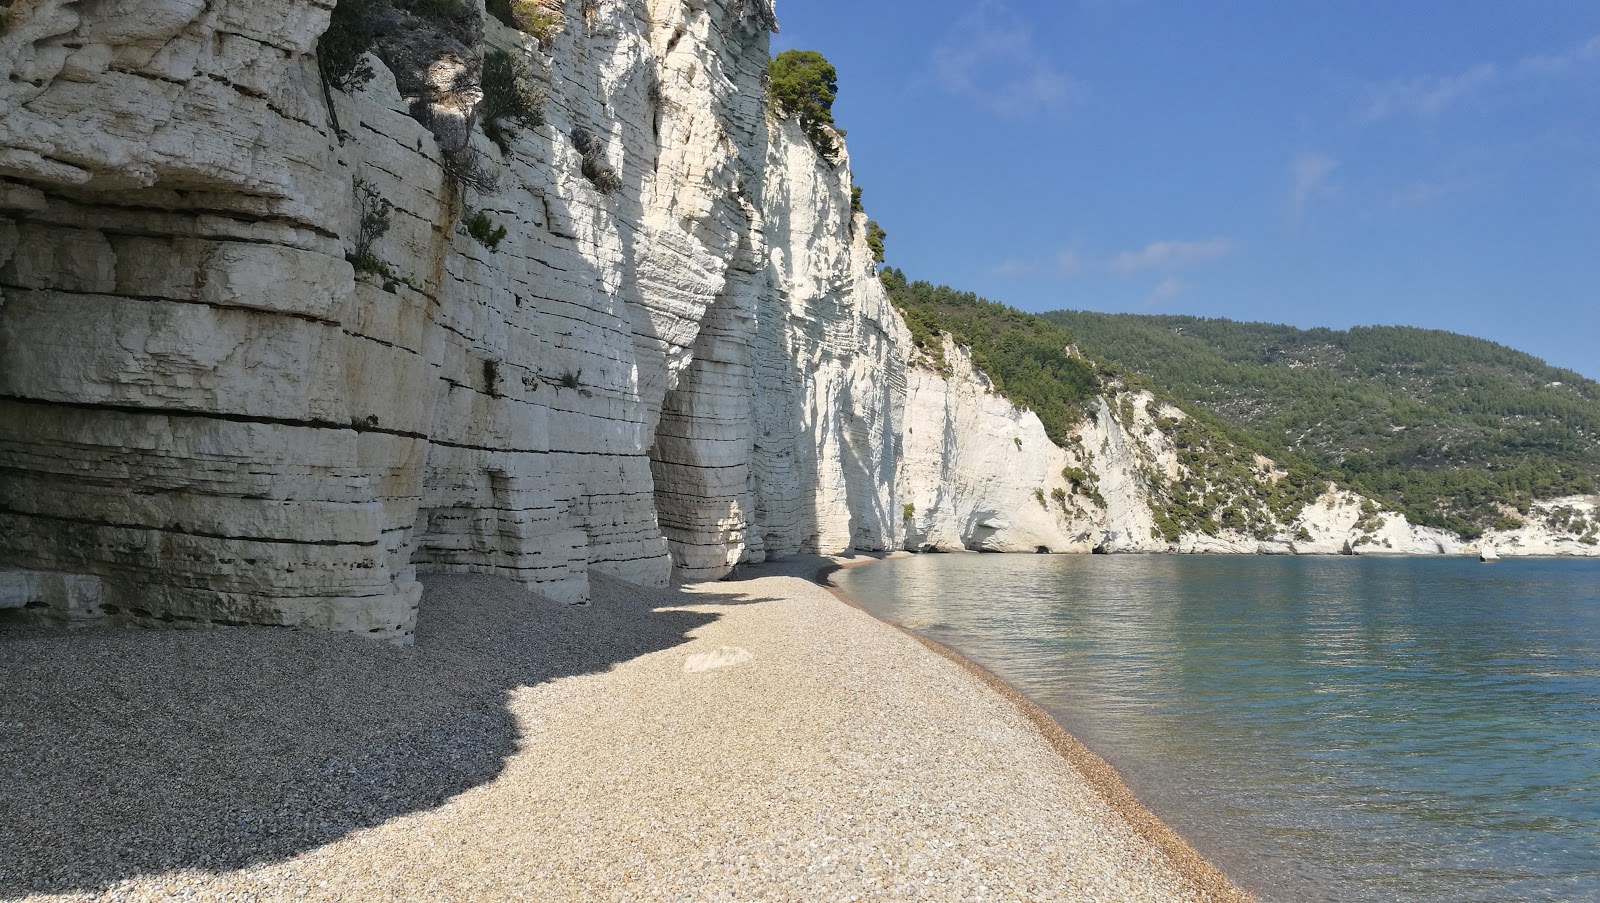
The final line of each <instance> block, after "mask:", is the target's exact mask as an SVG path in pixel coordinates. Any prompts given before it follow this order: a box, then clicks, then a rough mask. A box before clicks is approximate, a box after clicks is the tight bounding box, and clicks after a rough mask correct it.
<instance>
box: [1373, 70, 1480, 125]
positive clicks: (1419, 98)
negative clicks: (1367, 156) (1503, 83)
mask: <svg viewBox="0 0 1600 903" xmlns="http://www.w3.org/2000/svg"><path fill="white" fill-rule="evenodd" d="M1499 77H1500V68H1499V67H1498V66H1496V65H1494V64H1493V63H1480V64H1479V65H1476V66H1473V67H1472V68H1470V69H1468V70H1466V71H1465V72H1459V73H1457V74H1455V75H1445V76H1427V75H1425V76H1419V77H1416V78H1402V79H1395V80H1394V81H1390V82H1386V83H1384V84H1381V85H1377V86H1375V87H1374V88H1373V89H1372V97H1371V99H1370V101H1369V102H1368V104H1367V108H1366V111H1365V112H1364V113H1363V115H1362V118H1363V119H1364V120H1365V121H1367V122H1378V121H1379V120H1382V119H1388V118H1389V117H1391V116H1398V115H1402V114H1409V115H1412V116H1419V117H1422V118H1433V117H1435V116H1438V115H1439V114H1440V113H1443V112H1444V111H1445V110H1446V109H1448V108H1450V107H1452V106H1454V105H1455V104H1457V103H1459V102H1460V101H1462V100H1464V99H1466V98H1468V97H1471V96H1472V95H1474V94H1476V93H1478V92H1479V91H1480V90H1482V89H1484V88H1485V87H1487V86H1489V85H1490V84H1493V83H1494V82H1495V80H1496V79H1498V78H1499Z"/></svg>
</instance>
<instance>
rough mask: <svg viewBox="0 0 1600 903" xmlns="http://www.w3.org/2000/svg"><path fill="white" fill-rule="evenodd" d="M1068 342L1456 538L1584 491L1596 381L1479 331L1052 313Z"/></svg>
mask: <svg viewBox="0 0 1600 903" xmlns="http://www.w3.org/2000/svg"><path fill="white" fill-rule="evenodd" d="M1043 316H1044V318H1045V319H1047V320H1049V321H1050V322H1052V323H1055V324H1057V325H1060V326H1065V327H1067V328H1069V329H1070V330H1071V331H1072V332H1073V333H1074V334H1075V335H1076V336H1077V338H1078V340H1079V342H1080V347H1081V348H1082V350H1083V351H1084V352H1085V353H1087V354H1089V355H1091V356H1093V357H1096V358H1099V359H1102V360H1105V361H1107V362H1109V363H1111V364H1112V365H1113V366H1116V367H1118V368H1123V369H1126V370H1129V371H1132V372H1135V373H1139V374H1142V375H1144V376H1145V377H1147V378H1148V379H1149V380H1151V381H1152V382H1153V383H1154V384H1155V385H1157V386H1159V387H1160V388H1161V389H1162V390H1163V391H1164V392H1166V393H1168V394H1170V395H1173V396H1175V397H1176V398H1178V399H1179V400H1180V401H1183V402H1189V403H1191V404H1192V405H1198V406H1201V407H1204V408H1205V409H1207V410H1209V411H1211V412H1213V413H1214V414H1216V415H1217V416H1219V417H1220V418H1222V419H1223V420H1225V421H1227V422H1228V423H1230V424H1233V425H1235V426H1237V427H1239V428H1241V429H1242V430H1244V431H1246V432H1248V433H1250V434H1251V435H1252V436H1253V437H1255V439H1256V440H1257V441H1258V442H1259V444H1260V446H1261V447H1262V448H1264V449H1265V450H1266V453H1267V454H1268V455H1269V456H1275V457H1281V456H1285V455H1292V456H1293V457H1297V458H1302V459H1304V460H1307V461H1309V462H1313V463H1314V464H1315V465H1317V466H1318V467H1319V468H1320V469H1322V470H1323V471H1324V472H1325V473H1327V474H1328V475H1329V476H1331V477H1332V478H1334V479H1337V480H1339V481H1340V482H1343V483H1345V484H1347V485H1349V486H1351V487H1352V488H1355V489H1357V490H1359V491H1361V492H1363V493H1365V494H1367V495H1370V496H1372V497H1374V498H1377V499H1379V500H1382V501H1383V502H1385V503H1387V504H1389V505H1391V506H1393V507H1394V508H1396V509H1397V510H1400V511H1402V512H1404V513H1405V514H1406V516H1407V517H1409V518H1410V519H1411V520H1412V521H1413V522H1414V523H1419V524H1427V525H1431V526H1438V527H1445V528H1448V529H1451V530H1455V531H1456V532H1459V533H1462V534H1464V535H1466V536H1468V537H1472V536H1476V535H1478V534H1479V533H1481V532H1482V531H1483V530H1484V529H1487V528H1490V527H1495V526H1512V525H1514V523H1515V521H1516V519H1515V518H1513V517H1510V516H1509V514H1510V511H1511V510H1512V509H1515V510H1517V511H1519V512H1521V513H1524V514H1525V513H1527V511H1528V507H1529V504H1530V503H1531V502H1533V501H1534V500H1537V499H1547V498H1554V497H1559V496H1564V495H1574V494H1586V493H1593V492H1595V491H1596V481H1597V479H1600V384H1597V383H1595V382H1593V381H1592V380H1589V379H1585V378H1584V377H1582V376H1580V375H1579V374H1577V373H1574V372H1572V371H1570V370H1563V369H1559V368H1555V367H1550V366H1547V365H1546V364H1545V363H1544V362H1543V361H1540V360H1539V359H1537V358H1535V357H1532V356H1531V355H1527V354H1524V353H1522V352H1519V351H1515V350H1513V349H1510V348H1506V347H1505V346H1502V345H1497V344H1495V343H1493V342H1488V341H1484V340H1482V339H1475V338H1470V337H1467V336H1462V335H1456V334H1454V333H1448V332H1441V331H1436V330H1424V329H1414V328H1409V327H1387V326H1377V327H1358V328H1355V329H1351V330H1349V331H1336V330H1331V329H1311V330H1301V329H1295V328H1293V327H1289V326H1279V325H1273V324H1266V323H1237V322H1233V321H1230V320H1221V319H1197V318H1193V317H1174V316H1140V315H1133V314H1099V313H1090V312H1083V311H1057V312H1053V313H1049V314H1045V315H1043Z"/></svg>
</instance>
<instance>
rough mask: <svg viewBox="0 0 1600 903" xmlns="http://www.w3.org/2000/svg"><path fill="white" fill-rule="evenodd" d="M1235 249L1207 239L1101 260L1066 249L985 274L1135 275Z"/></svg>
mask: <svg viewBox="0 0 1600 903" xmlns="http://www.w3.org/2000/svg"><path fill="white" fill-rule="evenodd" d="M1237 247H1238V245H1237V244H1235V242H1234V241H1233V239H1231V238H1208V239H1204V240H1201V241H1157V242H1151V243H1150V244H1148V245H1145V246H1144V247H1142V248H1138V249H1135V250H1131V251H1123V252H1121V253H1118V254H1113V255H1111V256H1109V257H1104V258H1095V257H1088V256H1085V255H1083V254H1080V253H1079V252H1077V251H1075V250H1072V249H1070V248H1068V249H1064V250H1062V251H1058V252H1057V253H1055V254H1052V255H1050V256H1048V257H1038V258H1033V259H1017V258H1013V259H1010V260H1007V261H1005V262H1003V263H1001V264H999V265H998V266H995V267H991V268H990V269H989V272H990V274H992V275H995V276H1034V275H1055V276H1074V275H1077V274H1079V273H1084V272H1090V271H1101V272H1111V273H1139V272H1144V271H1147V270H1175V269H1179V268H1181V267H1185V266H1189V265H1191V264H1196V263H1202V262H1204V261H1207V260H1215V259H1217V258H1219V257H1226V256H1227V255H1229V254H1232V253H1233V252H1234V250H1235V249H1236V248H1237ZM1169 281H1171V280H1169ZM1169 290H1170V289H1169Z"/></svg>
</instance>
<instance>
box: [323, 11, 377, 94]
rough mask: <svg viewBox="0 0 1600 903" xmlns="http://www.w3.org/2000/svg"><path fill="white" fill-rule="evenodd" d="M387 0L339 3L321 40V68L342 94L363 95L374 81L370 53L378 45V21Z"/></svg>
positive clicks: (329, 81) (325, 76)
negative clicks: (367, 85) (367, 58)
mask: <svg viewBox="0 0 1600 903" xmlns="http://www.w3.org/2000/svg"><path fill="white" fill-rule="evenodd" d="M386 6H387V4H386V3H385V2H384V0H339V3H338V5H337V6H335V7H334V8H333V15H331V16H330V17H329V19H328V30H327V31H325V32H323V33H322V37H320V38H318V39H317V64H318V65H319V66H320V67H321V68H322V77H323V78H326V79H327V80H328V84H330V85H333V86H334V87H335V88H338V89H339V90H340V91H345V92H350V91H359V90H361V89H362V88H363V87H365V86H366V84H367V82H369V81H371V80H372V76H373V72H372V64H371V63H368V62H367V61H366V55H367V51H369V50H371V49H372V47H373V45H374V44H376V43H377V42H378V21H379V19H380V18H381V17H382V15H383V12H384V9H385V7H386Z"/></svg>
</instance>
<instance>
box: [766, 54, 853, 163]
mask: <svg viewBox="0 0 1600 903" xmlns="http://www.w3.org/2000/svg"><path fill="white" fill-rule="evenodd" d="M767 71H768V74H769V75H770V76H771V82H770V86H769V87H768V91H769V92H770V93H771V96H772V102H773V104H775V105H776V106H777V108H778V110H779V111H780V112H782V113H784V114H785V115H791V116H795V117H796V118H798V119H799V120H800V127H801V128H802V129H804V130H805V133H806V137H807V138H809V139H811V145H812V147H815V148H816V149H817V152H818V153H820V154H822V155H823V156H825V157H832V156H833V155H834V154H837V153H838V152H839V145H838V144H837V143H836V142H835V141H834V137H835V136H836V135H839V136H842V135H843V134H844V132H843V131H840V130H838V129H836V128H834V126H833V99H834V97H836V96H837V95H838V93H839V74H838V73H837V72H835V71H834V68H833V64H832V63H829V62H828V61H827V59H826V58H825V57H823V55H822V54H820V53H818V52H816V51H815V50H785V51H784V52H782V53H780V54H778V55H777V57H776V58H774V59H773V60H772V62H771V63H770V64H768V68H767Z"/></svg>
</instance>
